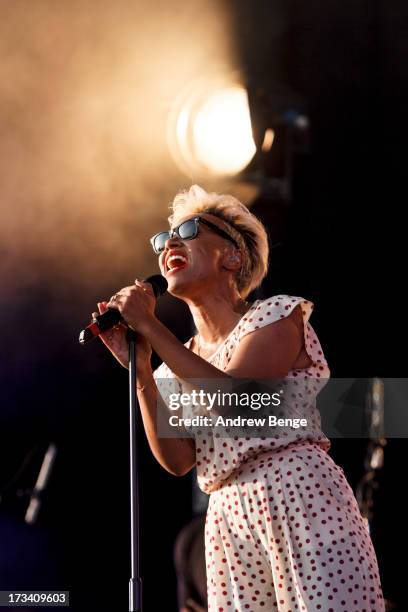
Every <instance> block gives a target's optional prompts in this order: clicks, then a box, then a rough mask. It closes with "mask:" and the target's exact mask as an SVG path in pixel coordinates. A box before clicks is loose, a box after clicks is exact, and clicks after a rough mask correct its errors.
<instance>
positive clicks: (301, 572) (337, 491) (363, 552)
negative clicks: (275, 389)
mask: <svg viewBox="0 0 408 612" xmlns="http://www.w3.org/2000/svg"><path fill="white" fill-rule="evenodd" d="M205 540H206V564H207V586H208V611H209V612H218V611H219V610H226V611H227V610H228V611H229V610H231V611H232V610H234V611H236V612H243V611H244V610H249V611H250V612H260V611H261V610H265V611H266V610H268V611H273V610H277V611H279V612H294V611H305V612H312V611H313V612H314V611H315V610H316V611H317V610H321V611H322V612H329V611H330V610H331V611H332V612H364V611H365V612H383V611H384V609H385V608H384V600H383V596H382V592H381V585H380V578H379V573H378V566H377V559H376V556H375V552H374V549H373V546H372V542H371V539H370V536H369V533H368V530H367V527H366V524H365V522H364V520H363V518H362V517H361V515H360V512H359V509H358V506H357V502H356V500H355V497H354V495H353V491H352V490H351V488H350V486H349V484H348V482H347V480H346V478H345V476H344V472H343V470H342V469H341V468H340V467H338V466H337V465H336V464H335V463H334V462H333V460H332V459H331V458H330V456H329V455H328V454H327V453H326V452H325V451H324V450H323V449H322V448H321V447H320V446H319V445H317V444H313V443H307V442H300V443H294V444H291V445H289V446H288V447H286V448H281V449H278V450H276V451H270V452H266V453H264V454H262V455H260V456H258V457H256V458H254V459H253V460H252V461H248V462H247V463H245V464H243V465H241V466H240V469H239V470H237V472H235V473H234V474H231V476H230V478H229V479H228V481H227V482H225V483H224V486H223V487H222V488H220V489H218V490H217V491H215V492H214V493H212V494H211V496H210V502H209V507H208V512H207V519H206V528H205Z"/></svg>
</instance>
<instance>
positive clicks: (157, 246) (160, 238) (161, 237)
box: [154, 232, 170, 253]
mask: <svg viewBox="0 0 408 612" xmlns="http://www.w3.org/2000/svg"><path fill="white" fill-rule="evenodd" d="M169 236H170V234H169V232H161V233H160V234H157V236H155V238H154V250H155V251H156V253H161V252H162V251H164V247H165V246H166V240H168V239H169Z"/></svg>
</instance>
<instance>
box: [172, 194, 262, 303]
mask: <svg viewBox="0 0 408 612" xmlns="http://www.w3.org/2000/svg"><path fill="white" fill-rule="evenodd" d="M171 209H172V214H171V215H170V217H169V223H170V225H171V226H175V225H177V224H178V222H179V221H181V219H183V218H184V217H185V216H186V215H190V214H192V215H193V214H199V213H209V214H211V215H214V216H216V217H218V218H219V219H221V220H222V221H224V227H223V229H225V231H226V232H227V233H228V234H229V235H230V236H231V237H232V238H234V239H235V240H236V242H237V243H238V245H239V248H240V251H241V253H242V256H243V265H242V268H241V269H240V271H239V272H238V274H237V288H238V291H239V292H240V294H241V295H242V297H246V296H247V295H248V294H249V293H250V292H251V291H252V290H253V289H256V287H258V286H259V285H260V284H261V282H262V280H263V278H264V277H265V275H266V273H267V271H268V259H269V245H268V236H267V233H266V229H265V227H264V226H263V224H262V223H261V221H259V219H257V217H255V215H253V214H252V213H251V212H250V211H249V210H248V208H247V207H246V206H244V204H242V203H241V202H240V201H239V200H237V198H234V197H233V196H231V195H222V194H218V193H207V192H206V191H205V190H204V189H202V188H201V187H199V186H198V185H193V186H192V187H190V189H189V190H184V191H181V192H180V193H178V194H177V195H176V197H175V198H174V201H173V204H172V205H171Z"/></svg>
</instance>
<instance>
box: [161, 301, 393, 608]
mask: <svg viewBox="0 0 408 612" xmlns="http://www.w3.org/2000/svg"><path fill="white" fill-rule="evenodd" d="M298 304H301V306H302V314H303V323H304V338H305V348H306V351H307V353H308V355H309V356H310V358H311V360H312V362H313V363H312V366H310V367H309V368H306V369H296V370H291V371H290V372H289V374H288V378H291V379H292V380H293V379H295V380H299V381H303V383H305V382H306V381H309V382H310V381H311V382H312V383H316V379H320V381H321V384H320V387H319V388H320V389H321V388H322V386H323V385H324V384H325V382H327V380H328V378H329V377H330V370H329V367H328V364H327V362H326V359H325V357H324V354H323V351H322V348H321V346H320V342H319V340H318V338H317V335H316V333H315V332H314V330H313V328H312V326H311V325H310V323H309V318H310V316H311V313H312V311H313V304H312V302H310V301H308V300H305V299H304V298H301V297H293V296H288V295H277V296H274V297H271V298H268V299H266V300H256V301H255V302H254V304H253V305H252V306H251V308H250V310H249V311H248V312H247V313H246V314H245V316H244V317H242V319H241V320H240V321H239V323H238V324H237V326H236V327H235V328H234V329H233V330H232V332H231V333H230V334H229V336H228V337H227V338H226V339H225V341H224V342H223V343H222V344H221V345H220V346H219V347H218V349H217V351H216V352H215V353H214V354H213V355H212V356H211V357H210V358H209V359H208V361H209V362H210V363H212V364H213V365H215V366H216V367H217V368H219V369H223V370H224V369H226V368H227V366H228V364H229V362H230V360H231V358H232V355H233V352H234V350H235V348H236V347H237V346H238V344H239V342H240V340H241V339H242V338H243V337H244V336H245V335H247V334H248V333H252V332H257V330H259V329H260V328H261V327H263V326H264V325H269V324H271V323H273V322H275V321H278V320H280V319H282V318H284V317H287V316H288V315H290V314H291V312H292V311H293V309H294V308H295V307H296V306H297V305H298ZM257 333H259V332H257ZM191 340H192V339H190V341H189V342H187V343H186V346H187V347H188V348H189V347H190V343H191ZM154 376H155V378H156V379H163V378H172V379H174V374H173V373H172V372H171V370H170V369H169V368H168V367H167V365H166V364H162V365H161V366H160V367H159V368H158V369H157V370H156V371H155V372H154ZM316 393H318V391H316ZM313 399H314V398H313ZM297 401H299V400H297ZM309 402H310V399H309ZM296 408H297V404H296V402H295V400H294V409H295V410H296ZM310 410H312V412H310ZM308 420H309V422H310V423H311V424H312V426H311V427H308V428H307V431H306V432H303V433H302V432H301V433H299V430H296V429H294V430H292V431H293V433H291V432H288V431H287V430H285V431H283V433H282V434H281V435H279V436H275V437H272V438H266V437H263V438H254V437H246V438H238V437H234V438H221V437H220V436H219V434H218V433H215V434H212V433H211V432H208V433H207V434H206V435H204V434H202V435H198V436H197V437H196V453H197V462H196V466H197V476H198V483H199V485H200V487H201V489H202V490H203V491H205V492H206V493H210V494H211V495H210V502H209V507H208V512H207V519H206V530H205V538H206V563H207V586H208V610H209V612H222V611H225V612H244V611H249V612H260V611H268V612H270V611H275V610H276V611H278V612H295V611H305V612H312V611H313V612H315V611H319V610H320V611H322V612H364V611H365V612H382V611H383V610H384V601H383V597H382V593H381V586H380V580H379V576H378V566H377V560H376V556H375V552H374V549H373V546H372V542H371V539H370V536H369V534H368V531H367V528H366V525H365V523H364V521H363V519H362V517H361V515H360V512H359V509H358V506H357V502H356V500H355V498H354V495H353V492H352V490H351V488H350V486H349V484H348V483H347V480H346V478H345V476H344V472H343V470H342V469H341V468H340V467H338V466H337V465H336V464H335V463H334V462H333V460H332V459H331V458H330V456H329V455H328V454H327V451H328V450H329V448H330V441H329V440H328V439H327V437H326V436H325V435H324V434H323V432H322V431H321V428H320V415H319V413H318V411H317V410H316V408H315V402H313V401H312V402H311V403H309V405H308Z"/></svg>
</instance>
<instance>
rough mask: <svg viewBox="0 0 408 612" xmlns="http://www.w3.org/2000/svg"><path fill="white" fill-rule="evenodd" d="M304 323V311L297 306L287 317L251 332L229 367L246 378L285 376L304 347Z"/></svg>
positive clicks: (234, 372) (229, 369) (235, 373)
mask: <svg viewBox="0 0 408 612" xmlns="http://www.w3.org/2000/svg"><path fill="white" fill-rule="evenodd" d="M295 310H297V312H296V313H295V312H294V311H295ZM302 325H303V317H302V311H301V309H300V307H299V308H298V307H296V308H294V310H293V311H292V312H291V314H290V315H288V316H287V317H284V318H282V319H280V320H278V321H275V322H274V323H273V324H271V325H265V326H263V327H261V328H260V329H257V330H254V331H253V332H251V333H249V334H247V335H246V336H244V338H243V339H242V340H241V342H240V343H239V345H238V347H237V349H236V351H235V352H234V355H233V357H232V359H231V362H230V364H229V367H228V368H227V371H228V372H229V373H231V374H232V375H233V376H237V377H243V378H245V377H256V378H268V377H270V378H273V377H280V376H285V375H286V374H287V373H288V371H289V370H290V369H291V367H292V366H293V364H294V363H295V360H296V357H297V356H298V355H299V352H300V351H301V349H302V344H303V333H302ZM266 357H267V358H266Z"/></svg>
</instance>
